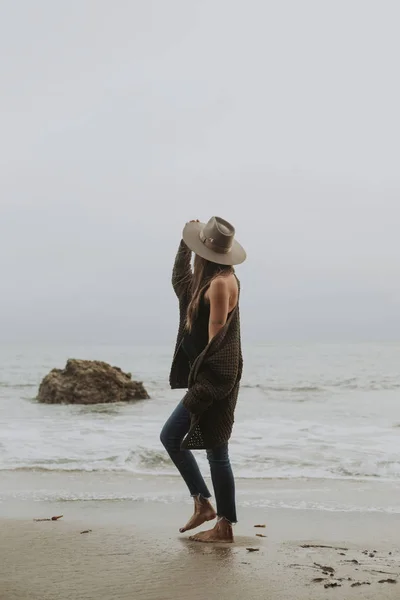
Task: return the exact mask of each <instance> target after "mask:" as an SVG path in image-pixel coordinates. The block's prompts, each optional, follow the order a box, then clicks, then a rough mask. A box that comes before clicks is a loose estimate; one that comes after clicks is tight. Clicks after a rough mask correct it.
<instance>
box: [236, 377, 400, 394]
mask: <svg viewBox="0 0 400 600" xmlns="http://www.w3.org/2000/svg"><path fill="white" fill-rule="evenodd" d="M241 387H242V389H259V390H261V391H262V392H265V393H269V392H276V393H324V392H329V391H330V390H332V388H333V389H336V388H339V389H345V390H355V391H356V390H360V391H365V392H368V391H371V392H373V391H384V390H398V389H400V383H399V382H396V381H394V382H391V381H375V380H373V381H368V382H360V381H357V379H356V378H351V379H344V380H342V381H327V382H324V383H321V384H319V385H312V384H304V385H300V384H299V385H287V384H281V385H279V384H276V385H265V384H262V383H254V384H251V383H243V384H242V386H241Z"/></svg>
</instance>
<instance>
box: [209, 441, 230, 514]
mask: <svg viewBox="0 0 400 600" xmlns="http://www.w3.org/2000/svg"><path fill="white" fill-rule="evenodd" d="M207 458H208V462H209V463H210V470H211V479H212V483H213V487H214V493H215V499H216V502H217V514H218V517H219V518H220V519H225V520H226V521H229V523H231V524H233V523H236V521H237V517H236V499H235V478H234V477H233V471H232V466H231V461H230V459H229V450H228V444H224V445H223V446H219V447H218V448H214V449H213V450H207Z"/></svg>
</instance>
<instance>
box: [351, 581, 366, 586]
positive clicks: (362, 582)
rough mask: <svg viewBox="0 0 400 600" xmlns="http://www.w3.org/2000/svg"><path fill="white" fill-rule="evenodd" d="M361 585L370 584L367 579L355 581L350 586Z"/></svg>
mask: <svg viewBox="0 0 400 600" xmlns="http://www.w3.org/2000/svg"><path fill="white" fill-rule="evenodd" d="M361 585H371V584H370V582H369V581H356V582H355V583H352V584H351V586H350V587H360V586H361Z"/></svg>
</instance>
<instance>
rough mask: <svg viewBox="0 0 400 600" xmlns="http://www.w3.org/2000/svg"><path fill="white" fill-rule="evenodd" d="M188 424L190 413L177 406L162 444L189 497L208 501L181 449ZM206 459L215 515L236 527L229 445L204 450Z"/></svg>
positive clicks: (199, 476)
mask: <svg viewBox="0 0 400 600" xmlns="http://www.w3.org/2000/svg"><path fill="white" fill-rule="evenodd" d="M190 421H191V417H190V413H189V411H188V410H187V409H186V408H185V407H184V406H183V404H182V402H180V403H179V404H178V406H177V407H176V409H175V410H174V412H173V413H172V415H171V416H170V417H169V419H168V421H167V422H166V423H165V425H164V427H163V429H162V431H161V435H160V439H161V443H162V444H163V446H164V448H165V449H166V451H167V452H168V454H169V455H170V457H171V459H172V461H173V462H174V464H175V466H176V468H177V469H178V471H179V472H180V474H181V475H182V478H183V479H184V481H185V483H186V485H187V486H188V488H189V491H190V493H191V495H192V496H202V497H203V498H211V494H210V492H209V491H208V488H207V485H206V482H205V481H204V479H203V476H202V474H201V473H200V469H199V467H198V464H197V462H196V459H195V457H194V456H193V454H192V452H191V451H190V450H186V449H181V443H182V440H183V438H184V437H185V435H186V434H187V433H188V431H189V429H190ZM207 458H208V462H209V464H210V471H211V480H212V483H213V488H214V493H215V500H216V503H217V514H218V516H219V517H224V518H225V519H227V520H228V521H230V523H236V521H237V519H236V504H235V480H234V478H233V473H232V467H231V463H230V460H229V452H228V444H224V445H223V446H218V447H217V448H212V449H209V450H207Z"/></svg>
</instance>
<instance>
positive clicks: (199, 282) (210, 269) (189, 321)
mask: <svg viewBox="0 0 400 600" xmlns="http://www.w3.org/2000/svg"><path fill="white" fill-rule="evenodd" d="M234 272H235V270H234V268H233V267H231V266H227V265H220V264H217V263H213V262H211V261H209V260H206V259H205V258H202V257H201V256H198V255H197V254H195V257H194V267H193V278H192V284H191V299H190V302H189V306H188V309H187V314H186V329H187V330H188V331H190V330H191V329H192V327H193V323H194V321H195V319H196V317H197V314H198V312H199V305H200V299H201V297H202V294H203V293H204V291H205V290H206V289H207V288H208V287H209V285H210V283H211V282H212V280H213V279H215V278H216V277H219V276H223V277H226V276H227V275H231V274H232V273H234Z"/></svg>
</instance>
